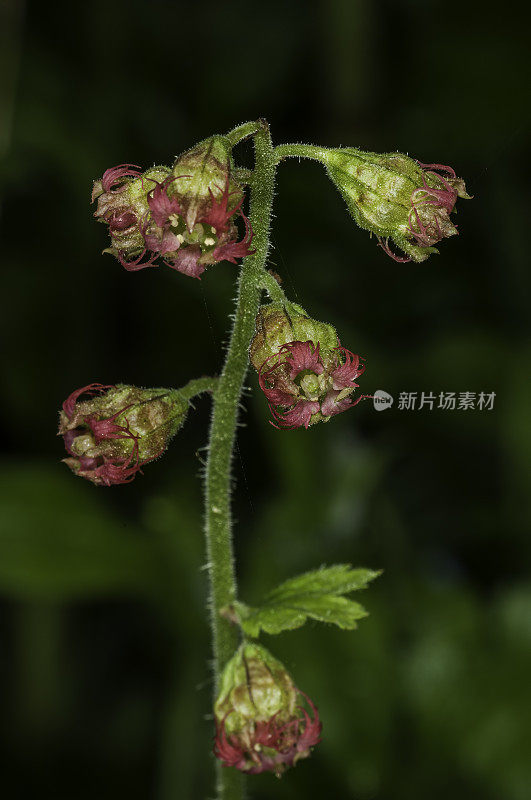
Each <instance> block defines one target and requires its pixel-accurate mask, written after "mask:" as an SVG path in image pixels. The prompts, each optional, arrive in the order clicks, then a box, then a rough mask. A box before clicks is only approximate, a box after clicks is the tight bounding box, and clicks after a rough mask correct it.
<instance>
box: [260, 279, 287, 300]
mask: <svg viewBox="0 0 531 800" xmlns="http://www.w3.org/2000/svg"><path fill="white" fill-rule="evenodd" d="M261 284H262V288H263V289H265V290H266V292H267V293H268V295H269V297H270V298H271V300H272V301H273V303H284V302H286V295H285V294H284V289H283V288H282V286H281V285H280V284H279V283H278V282H277V281H276V280H275V278H274V277H273V276H272V275H270V274H269V272H265V271H264V272H263V273H262V275H261Z"/></svg>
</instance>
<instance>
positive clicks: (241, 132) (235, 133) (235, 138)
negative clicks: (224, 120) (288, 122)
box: [225, 119, 267, 147]
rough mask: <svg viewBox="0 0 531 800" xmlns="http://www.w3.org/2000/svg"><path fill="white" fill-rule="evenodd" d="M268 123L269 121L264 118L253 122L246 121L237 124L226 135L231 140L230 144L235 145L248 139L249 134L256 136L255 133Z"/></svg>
mask: <svg viewBox="0 0 531 800" xmlns="http://www.w3.org/2000/svg"><path fill="white" fill-rule="evenodd" d="M266 125H267V123H266V122H265V120H262V119H258V120H256V121H253V122H244V123H243V125H237V126H236V127H235V128H233V129H232V130H231V131H229V132H228V133H227V134H225V135H226V137H227V139H228V140H229V142H230V146H231V147H234V146H235V145H237V144H238V142H242V141H243V140H244V139H248V138H249V136H254V135H255V133H258V131H260V130H261V129H263V128H264V126H266Z"/></svg>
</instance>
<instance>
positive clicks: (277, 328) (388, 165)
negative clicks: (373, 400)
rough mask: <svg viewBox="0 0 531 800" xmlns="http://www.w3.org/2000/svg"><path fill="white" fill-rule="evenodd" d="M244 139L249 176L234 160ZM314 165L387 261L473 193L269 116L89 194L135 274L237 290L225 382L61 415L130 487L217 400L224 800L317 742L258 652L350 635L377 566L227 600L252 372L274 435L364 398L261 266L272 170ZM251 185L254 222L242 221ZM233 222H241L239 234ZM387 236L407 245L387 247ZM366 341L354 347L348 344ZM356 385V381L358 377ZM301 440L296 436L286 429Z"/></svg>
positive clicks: (303, 701) (96, 458)
mask: <svg viewBox="0 0 531 800" xmlns="http://www.w3.org/2000/svg"><path fill="white" fill-rule="evenodd" d="M250 137H252V138H253V140H254V146H255V165H254V169H253V170H248V169H244V168H242V167H238V166H237V164H235V161H234V157H233V150H234V148H235V147H236V145H238V143H239V142H241V141H243V140H244V139H247V138H250ZM301 156H303V157H308V158H312V159H314V160H317V161H319V162H320V163H322V164H323V165H324V166H325V168H326V170H327V172H328V175H329V177H330V178H331V180H332V182H333V183H334V184H335V185H336V186H337V188H338V189H339V191H340V192H341V194H342V195H343V197H344V199H345V201H346V203H347V207H348V209H349V211H350V213H351V214H352V216H353V217H354V219H355V220H356V222H357V223H358V225H359V226H360V227H362V228H364V229H366V230H368V231H369V232H370V233H371V234H373V233H374V234H375V235H376V236H377V237H378V239H379V242H380V244H381V245H382V247H383V249H384V250H385V251H386V252H387V253H388V254H389V255H391V256H392V257H393V258H394V259H395V261H398V262H406V261H417V262H418V261H424V260H425V259H426V258H428V256H429V255H430V254H431V253H434V252H437V251H436V250H435V248H434V245H435V244H437V243H438V242H439V241H442V239H444V238H447V237H449V236H453V235H455V234H456V233H457V228H456V227H455V225H454V223H453V221H452V219H451V218H450V214H452V213H453V211H454V209H455V204H456V201H457V199H458V198H459V197H461V198H466V197H468V195H467V193H466V189H465V185H464V182H463V180H462V179H461V178H458V177H457V176H456V174H455V172H454V170H453V169H452V168H450V167H444V166H442V165H439V164H424V163H421V162H420V161H417V160H416V159H412V158H410V157H409V156H406V155H403V154H401V153H387V154H383V155H379V154H375V153H369V152H364V151H361V150H356V149H354V148H340V149H327V148H322V147H316V146H313V145H302V144H286V145H279V146H277V147H273V145H272V142H271V137H270V133H269V127H268V125H267V123H266V122H265V121H264V120H258V121H256V122H248V123H245V124H243V125H239V126H238V127H236V128H234V129H233V130H232V131H230V132H229V133H227V134H226V135H224V136H211V137H209V138H208V139H206V140H205V141H203V142H200V143H199V144H197V145H196V146H194V147H192V148H191V149H190V150H188V151H187V152H185V153H184V154H183V155H181V156H180V157H179V158H177V159H176V160H175V162H174V164H173V166H172V167H171V168H170V167H166V166H154V167H151V168H148V169H146V170H144V171H142V169H141V168H140V167H139V166H136V165H134V164H129V163H125V164H121V165H120V166H117V167H113V168H110V169H107V170H106V171H105V172H104V173H103V176H102V178H101V179H99V180H96V181H95V182H94V186H93V192H92V200H93V202H94V201H97V206H96V211H95V217H96V218H97V219H98V221H100V222H103V223H104V224H105V225H107V226H108V231H109V235H110V239H111V246H110V247H108V248H107V249H106V250H105V251H104V252H108V253H111V254H112V255H113V256H115V257H116V259H117V260H118V262H119V263H120V264H121V265H122V266H123V267H124V268H125V269H126V270H128V271H129V272H136V271H138V270H141V269H144V268H147V267H156V266H158V265H159V263H161V262H162V263H163V264H166V265H167V266H169V267H170V268H172V269H174V270H176V271H177V272H179V273H181V274H183V275H185V276H188V277H193V278H201V276H202V275H203V273H204V272H205V270H206V268H207V267H213V266H214V265H215V264H217V263H218V262H220V261H223V260H225V261H228V262H230V263H232V264H235V265H236V264H238V263H239V262H240V260H242V262H241V266H240V267H239V274H238V296H237V301H236V310H235V315H234V325H233V329H232V334H231V339H230V343H229V347H228V350H227V355H226V360H225V364H224V366H223V369H222V371H221V373H220V376H219V377H201V378H196V379H192V380H190V381H188V383H186V384H185V385H184V386H182V387H181V388H179V389H141V388H138V387H135V386H129V385H122V384H117V385H112V384H111V385H109V384H100V383H91V384H88V385H87V386H84V387H83V388H81V389H76V390H75V391H73V392H72V393H71V394H70V395H69V396H68V398H67V399H66V400H65V402H64V403H63V406H62V411H61V412H60V422H59V434H60V435H61V436H62V437H63V441H64V446H65V448H66V452H67V457H66V458H65V459H64V460H65V462H66V464H67V465H68V466H69V467H70V469H71V470H72V471H73V472H74V474H76V475H77V476H79V477H83V478H86V479H87V480H89V481H91V482H92V483H94V484H96V485H99V486H111V485H115V484H127V483H130V482H131V481H132V480H133V479H134V478H135V477H136V476H137V475H138V474H139V473H140V472H141V471H142V469H141V468H142V467H143V466H144V465H145V464H147V463H149V462H151V461H154V460H155V459H157V458H158V457H159V456H160V455H161V454H162V453H163V452H164V450H165V449H166V447H167V446H168V444H169V442H170V440H171V439H172V437H173V436H175V434H176V433H177V431H178V430H179V428H180V427H181V425H182V424H183V423H184V421H185V418H186V416H187V413H188V411H189V407H190V405H191V400H192V399H193V398H194V397H196V396H197V395H199V394H201V393H203V392H208V393H210V394H211V396H212V400H213V412H212V423H211V427H210V438H209V444H208V458H207V463H206V471H205V499H206V503H205V508H206V520H205V532H206V548H207V563H208V573H209V580H210V609H211V627H212V638H213V650H214V659H213V671H214V684H215V697H214V718H215V736H214V753H215V755H216V757H217V792H218V800H241V798H242V797H243V796H244V791H245V790H244V785H243V776H244V775H248V776H249V775H254V774H257V773H260V772H272V773H275V774H276V775H280V774H282V773H283V772H285V770H286V769H287V768H288V767H292V766H294V765H295V764H297V763H298V762H299V761H300V760H302V759H305V758H306V757H307V756H309V755H310V753H311V751H312V749H313V748H314V747H315V746H316V745H317V744H318V743H319V741H320V739H321V729H322V725H321V720H320V716H319V712H318V710H317V704H315V703H314V702H313V700H310V699H309V697H308V696H307V695H305V694H304V693H303V692H302V691H300V690H299V689H298V688H297V687H296V684H295V682H294V680H293V678H292V677H291V675H290V674H289V673H288V672H287V670H286V668H285V667H284V666H283V664H282V663H281V662H280V661H278V660H277V659H276V658H275V657H274V656H273V655H271V653H269V651H268V650H266V649H265V648H264V647H263V646H262V645H260V644H259V643H258V642H257V639H258V637H259V636H260V635H261V634H262V633H266V634H269V635H277V634H280V633H282V632H284V631H288V630H292V629H294V628H298V627H300V626H301V625H304V624H305V622H306V621H307V620H308V619H312V620H316V621H319V622H323V623H328V624H334V625H337V626H338V627H340V628H342V629H345V630H353V629H355V628H356V626H357V624H358V621H359V620H360V619H362V618H363V617H365V616H366V615H367V612H366V611H365V609H364V608H363V606H361V605H360V604H359V603H358V602H356V601H354V600H352V599H351V598H350V597H349V596H348V595H350V593H352V592H354V591H358V590H361V589H364V588H366V587H367V585H368V584H369V583H370V581H372V580H373V579H374V578H375V577H376V576H377V575H378V572H376V571H373V570H370V569H365V568H356V569H354V568H352V567H351V566H350V565H349V564H339V565H334V566H330V567H321V568H320V569H316V570H312V571H310V572H306V573H304V574H301V575H297V576H295V577H293V578H289V579H288V580H286V581H284V582H283V583H281V584H279V585H278V586H276V587H274V588H273V589H271V591H270V592H269V593H268V594H266V596H265V597H264V598H263V599H262V601H261V602H260V603H259V604H258V605H255V606H250V605H247V604H246V603H244V602H243V601H242V600H241V599H240V598H239V597H238V593H237V585H236V577H235V570H234V553H233V542H232V519H231V487H232V482H231V475H230V471H231V460H232V454H233V448H234V442H235V433H236V426H237V421H238V408H239V404H240V401H241V395H242V389H243V382H244V379H245V375H246V372H247V369H248V366H249V363H251V364H252V365H253V366H254V368H255V370H256V372H257V376H258V386H259V388H260V389H261V391H262V392H263V394H264V395H265V399H266V401H267V404H268V406H269V409H270V412H271V415H272V420H271V422H272V425H273V426H274V427H275V428H277V429H279V430H280V431H282V432H280V433H278V434H276V435H290V434H287V433H286V432H285V431H286V430H288V429H289V430H292V429H295V428H299V429H303V430H304V431H306V433H304V434H302V435H311V434H310V433H308V429H309V428H310V427H312V426H314V425H315V424H317V423H319V422H329V421H330V420H331V419H332V418H333V417H336V416H337V415H339V414H342V413H343V412H345V411H347V410H350V409H353V408H354V407H356V406H358V405H359V404H360V402H361V401H362V400H363V399H365V398H368V397H370V396H371V395H370V394H363V393H357V390H358V389H359V388H360V386H359V384H358V380H359V379H360V378H361V377H362V376H363V373H364V371H365V360H364V358H363V357H361V356H360V355H358V354H357V353H356V352H354V351H351V350H349V349H347V348H346V347H345V346H344V345H342V344H341V341H340V339H339V337H338V335H337V333H336V331H335V329H334V328H333V326H332V325H330V324H328V323H324V322H320V321H318V320H315V319H313V318H312V317H311V316H310V314H308V313H307V312H306V311H305V309H303V308H302V307H301V306H299V305H297V304H296V303H293V302H292V301H291V300H290V299H289V298H288V297H287V296H286V294H285V293H284V290H283V289H282V286H281V280H280V279H279V278H278V276H276V275H275V274H274V273H272V272H270V271H268V269H267V258H268V250H269V229H270V223H271V216H272V203H273V194H274V181H275V174H276V168H277V166H278V164H279V163H280V162H282V161H283V160H284V159H285V158H287V157H301ZM246 187H250V192H249V194H250V198H249V199H250V204H249V212H248V217H247V215H246V213H245V212H244V210H243V209H244V206H245V203H246ZM238 226H239V227H238ZM389 241H392V242H393V243H394V245H396V246H397V247H399V248H400V249H401V250H402V251H404V253H405V255H404V256H400V255H398V254H396V253H395V252H394V251H393V250H391V248H390V245H389ZM358 345H359V346H360V351H363V349H364V348H363V343H362V342H359V343H357V344H356V350H357V349H358ZM363 381H365V376H363ZM293 435H295V434H293Z"/></svg>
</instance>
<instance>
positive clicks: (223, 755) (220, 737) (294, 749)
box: [214, 643, 322, 775]
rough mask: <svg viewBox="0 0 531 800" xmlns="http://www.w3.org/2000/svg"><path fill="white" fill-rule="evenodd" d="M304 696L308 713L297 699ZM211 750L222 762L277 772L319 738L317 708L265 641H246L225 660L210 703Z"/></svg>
mask: <svg viewBox="0 0 531 800" xmlns="http://www.w3.org/2000/svg"><path fill="white" fill-rule="evenodd" d="M299 696H302V697H304V698H305V699H306V702H307V703H308V705H309V707H310V709H311V712H312V716H310V714H309V713H308V712H307V710H306V709H305V708H304V707H303V706H301V705H299V704H298V701H299V699H300V698H299ZM214 714H215V719H216V739H215V744H214V753H215V755H216V756H217V757H218V758H219V759H220V760H221V761H222V762H223V765H224V766H226V767H236V769H239V770H241V771H242V772H246V773H248V774H251V775H255V774H257V773H260V772H266V771H269V772H274V773H276V774H277V775H281V774H282V772H283V771H284V770H286V769H287V768H288V767H291V766H294V765H295V764H296V763H297V761H299V759H301V758H306V757H307V756H309V755H310V752H311V748H312V747H314V746H315V745H316V744H318V742H319V741H320V740H321V727H322V726H321V723H320V721H319V714H318V713H317V709H316V707H315V706H314V704H313V703H312V701H311V700H310V699H309V698H308V697H307V696H306V695H305V694H303V693H302V692H301V691H300V690H299V689H297V688H296V686H295V685H294V683H293V680H292V678H291V676H290V675H289V673H288V672H287V671H286V669H285V667H284V665H283V664H281V663H280V661H277V659H276V658H274V657H273V656H272V655H271V653H269V652H268V651H267V650H266V649H265V647H261V646H260V645H258V644H254V643H253V644H251V643H245V644H242V645H241V647H240V648H239V649H238V650H237V652H236V653H235V655H234V656H233V657H232V658H231V660H230V661H229V662H228V664H227V666H226V667H225V669H224V671H223V674H222V676H221V688H220V691H219V695H218V699H217V700H216V704H215V707H214Z"/></svg>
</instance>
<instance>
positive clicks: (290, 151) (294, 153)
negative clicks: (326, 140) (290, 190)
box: [273, 144, 330, 164]
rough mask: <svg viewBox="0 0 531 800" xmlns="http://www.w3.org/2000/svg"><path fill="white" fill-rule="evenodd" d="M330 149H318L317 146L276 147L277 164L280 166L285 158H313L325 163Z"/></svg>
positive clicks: (282, 145) (290, 145) (287, 145)
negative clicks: (280, 162)
mask: <svg viewBox="0 0 531 800" xmlns="http://www.w3.org/2000/svg"><path fill="white" fill-rule="evenodd" d="M329 150H330V148H329V147H318V146H317V145H315V144H280V145H279V146H278V147H275V149H274V151H273V152H274V154H275V162H276V163H277V164H278V163H279V161H282V160H283V159H284V158H313V159H314V160H315V161H325V162H326V154H327V153H328V152H329Z"/></svg>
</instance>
